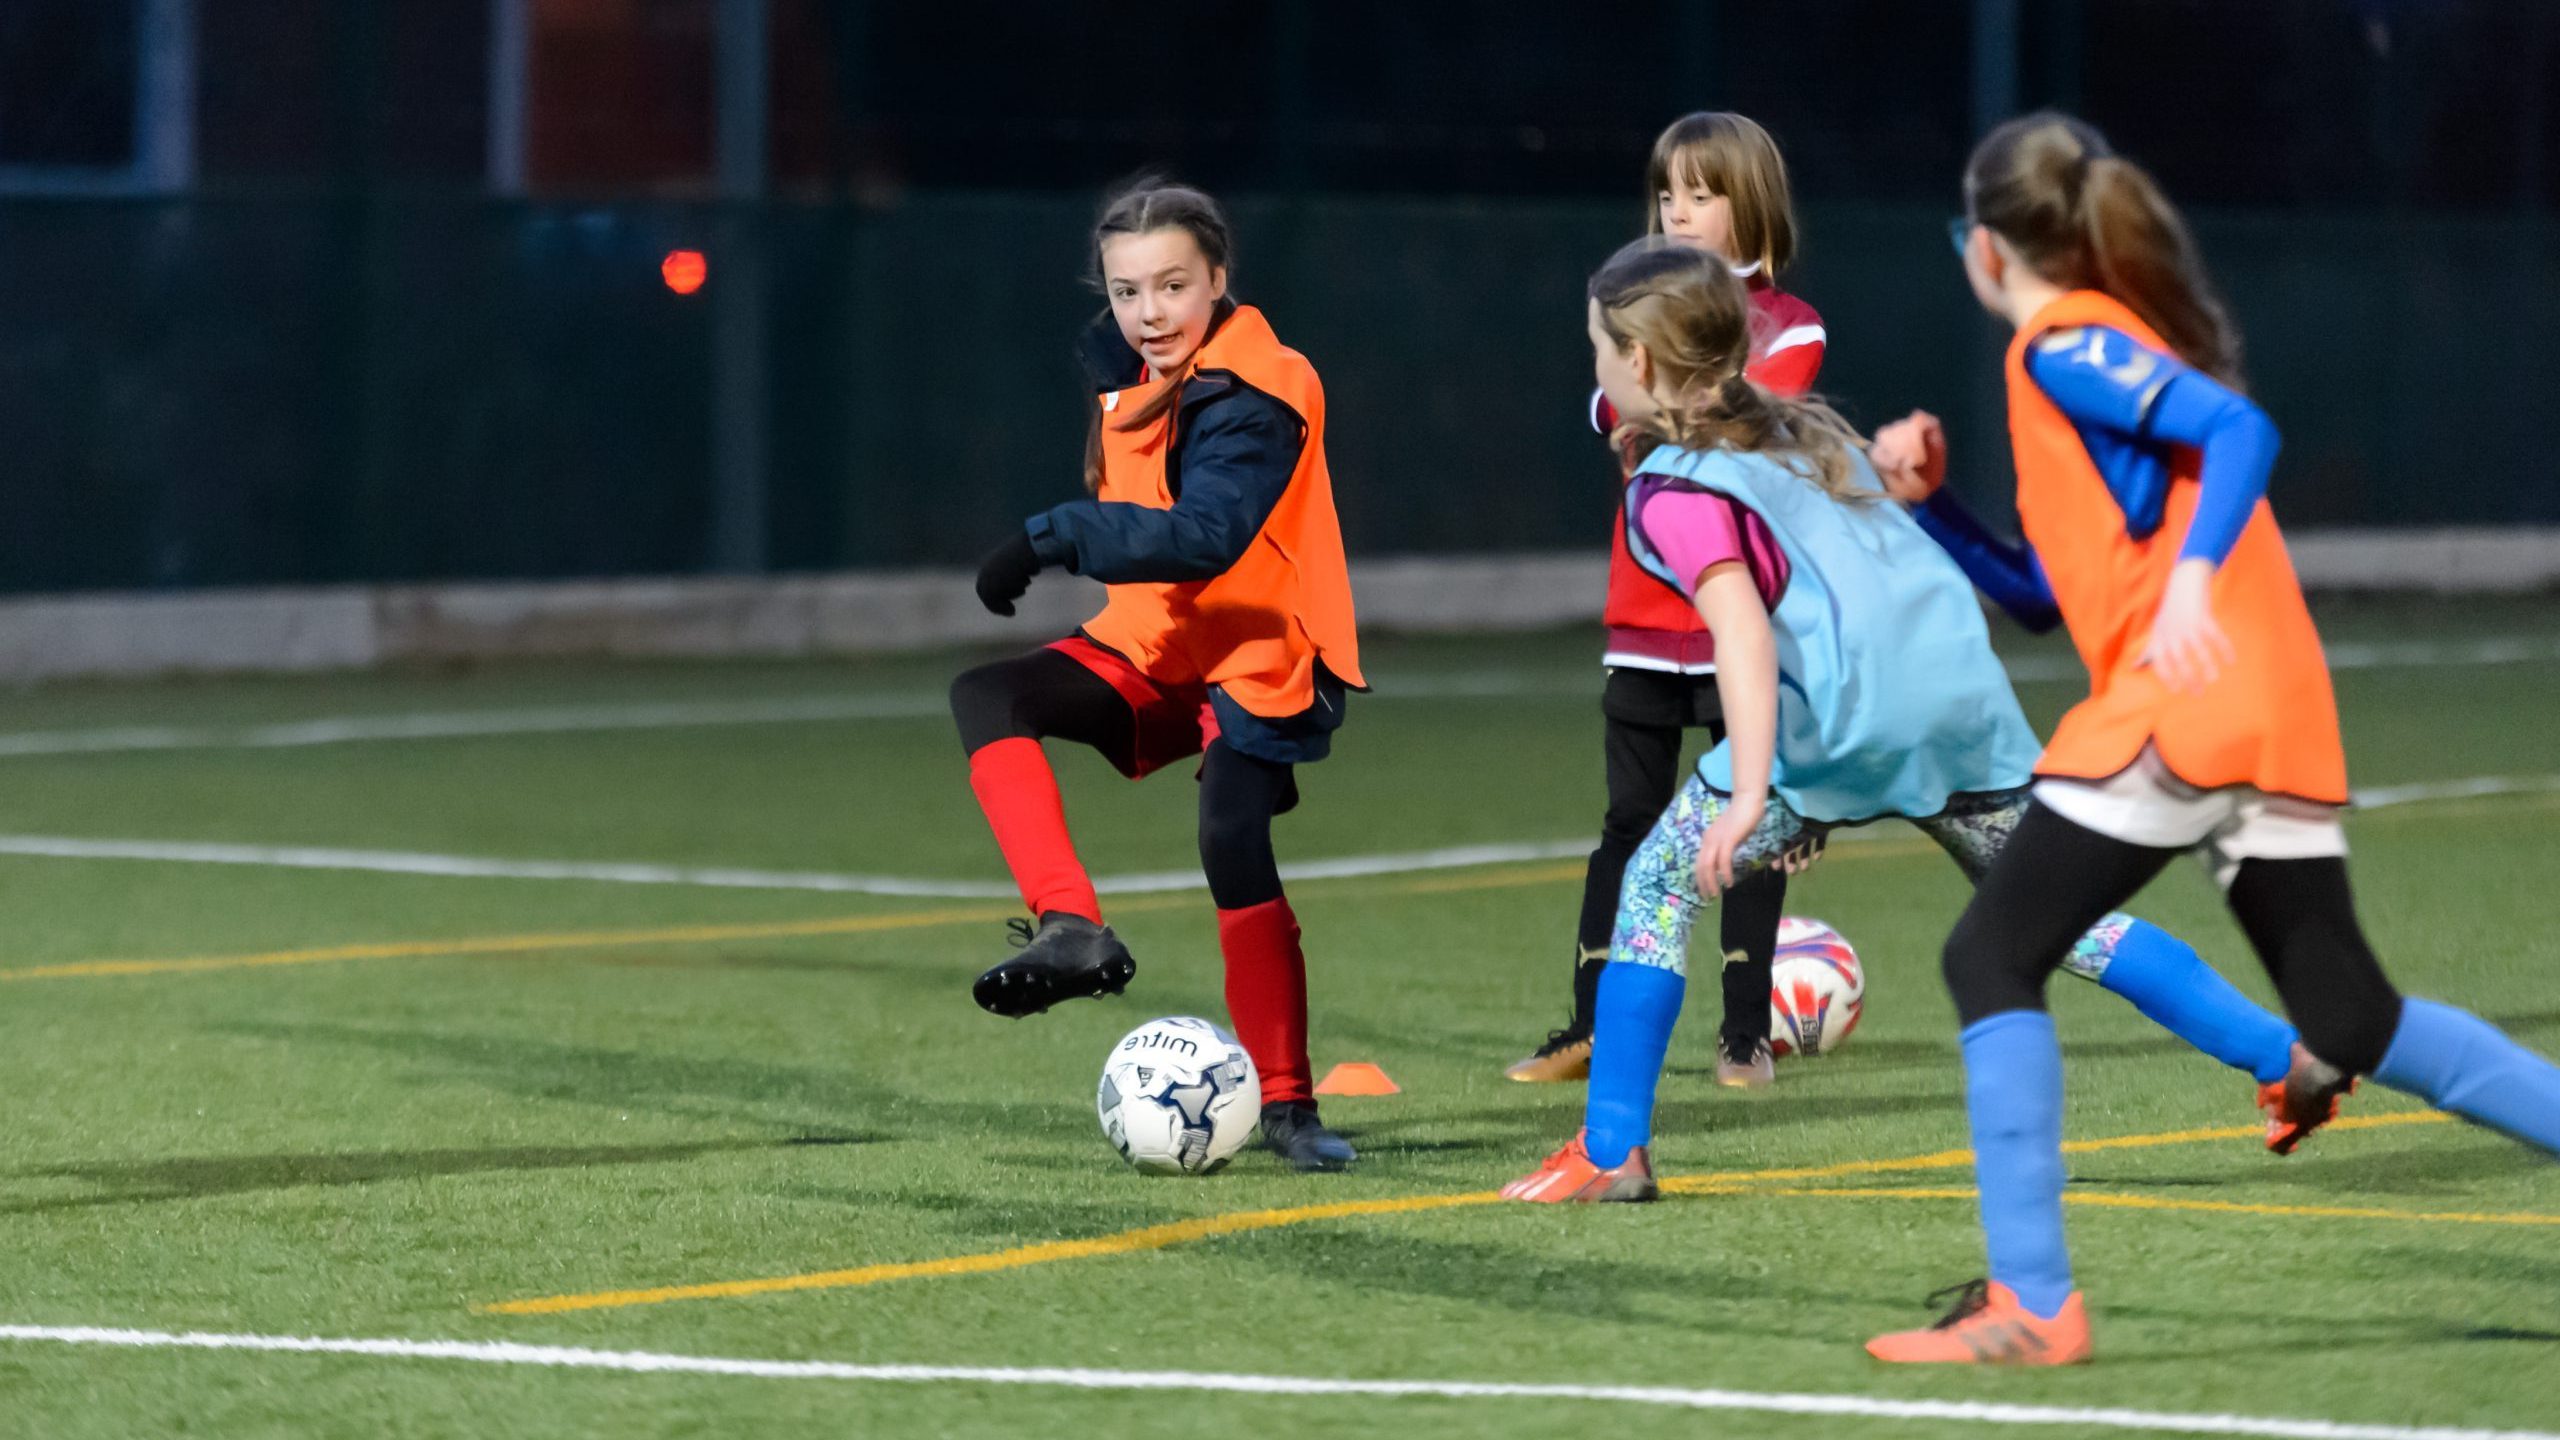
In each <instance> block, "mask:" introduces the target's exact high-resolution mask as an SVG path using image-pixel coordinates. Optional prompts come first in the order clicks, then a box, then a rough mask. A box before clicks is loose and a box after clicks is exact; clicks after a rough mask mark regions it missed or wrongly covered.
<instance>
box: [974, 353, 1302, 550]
mask: <svg viewBox="0 0 2560 1440" xmlns="http://www.w3.org/2000/svg"><path fill="white" fill-rule="evenodd" d="M1191 424H1192V429H1191V433H1190V434H1188V435H1187V436H1185V437H1184V438H1183V441H1182V471H1181V475H1180V481H1181V492H1180V494H1178V495H1177V496H1176V497H1175V499H1174V502H1173V504H1172V506H1171V507H1169V508H1158V507H1156V506H1152V505H1131V504H1124V503H1118V502H1113V501H1104V500H1073V501H1069V502H1068V503H1066V504H1064V505H1059V506H1055V507H1053V508H1051V509H1049V510H1047V511H1045V512H1043V513H1041V514H1038V515H1034V516H1032V517H1031V520H1030V523H1029V524H1028V525H1026V526H1025V527H1024V528H1025V529H1026V530H1027V531H1028V533H1029V535H1030V537H1031V545H1032V548H1033V550H1034V551H1035V552H1036V553H1037V554H1038V555H1039V557H1040V561H1041V563H1042V564H1044V565H1061V566H1064V567H1066V568H1067V569H1068V570H1071V571H1073V572H1075V573H1076V574H1078V575H1089V576H1091V577H1093V578H1094V579H1096V580H1100V581H1103V582H1104V583H1106V584H1113V585H1118V584H1126V583H1129V582H1133V581H1181V580H1206V579H1208V578H1210V577H1211V576H1214V575H1222V574H1225V573H1226V571H1227V570H1228V568H1229V567H1231V566H1233V565H1234V564H1235V563H1236V561H1237V560H1239V559H1241V558H1242V557H1243V555H1244V552H1245V549H1246V547H1248V546H1250V545H1251V544H1252V543H1253V537H1254V536H1256V535H1258V534H1260V533H1262V526H1263V522H1264V521H1267V520H1269V519H1270V518H1271V511H1272V509H1273V508H1274V507H1275V506H1277V505H1278V504H1279V503H1280V497H1281V495H1282V494H1284V493H1285V492H1286V491H1287V490H1288V488H1289V477H1290V476H1291V475H1293V474H1295V473H1296V472H1297V468H1298V456H1299V454H1300V452H1302V451H1303V450H1304V449H1305V448H1306V442H1307V427H1306V425H1305V423H1304V422H1303V421H1301V420H1300V419H1299V418H1298V415H1297V412H1295V411H1293V410H1291V409H1290V408H1289V407H1288V406H1286V405H1283V404H1282V403H1280V402H1279V401H1277V400H1274V399H1272V398H1271V397H1270V396H1268V395H1264V394H1262V393H1261V392H1260V391H1255V390H1246V389H1241V388H1239V389H1238V390H1236V391H1235V392H1234V393H1232V394H1229V395H1225V396H1221V397H1219V398H1218V399H1216V400H1213V401H1211V402H1209V403H1208V404H1206V405H1204V406H1202V407H1201V408H1200V410H1199V411H1198V412H1197V414H1196V415H1194V416H1193V417H1192V419H1191Z"/></svg>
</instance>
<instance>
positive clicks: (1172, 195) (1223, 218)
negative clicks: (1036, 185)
mask: <svg viewBox="0 0 2560 1440" xmlns="http://www.w3.org/2000/svg"><path fill="white" fill-rule="evenodd" d="M1158 230H1181V231H1185V232H1187V233H1188V234H1189V235H1190V236H1191V240H1192V243H1193V244H1196V245H1198V246H1199V247H1200V256H1201V258H1202V259H1204V260H1207V261H1208V262H1209V266H1210V268H1211V269H1213V270H1225V271H1227V272H1228V273H1229V274H1230V275H1232V274H1233V273H1234V265H1235V253H1236V241H1235V230H1234V228H1233V227H1231V226H1230V225H1228V223H1227V212H1226V211H1225V210H1223V209H1221V208H1219V205H1218V202H1217V201H1215V200H1213V199H1211V198H1209V194H1208V192H1207V191H1204V190H1195V189H1193V188H1191V187H1190V186H1188V185H1179V184H1175V183H1174V182H1172V181H1170V180H1167V179H1166V178H1165V177H1163V176H1161V175H1140V176H1138V177H1136V178H1134V179H1132V180H1128V181H1126V182H1123V183H1122V184H1121V185H1120V186H1119V188H1117V189H1115V190H1113V191H1112V192H1111V194H1110V195H1109V196H1107V197H1106V198H1105V199H1104V200H1103V202H1102V213H1101V214H1100V215H1099V216H1097V217H1095V219H1094V222H1093V274H1092V277H1091V279H1092V283H1093V287H1094V288H1095V289H1097V290H1099V289H1101V288H1102V285H1103V276H1102V245H1103V242H1104V241H1106V240H1109V239H1110V238H1111V237H1113V236H1115V235H1149V234H1153V233H1154V232H1156V231H1158ZM1165 380H1166V383H1165V385H1164V387H1163V388H1162V389H1159V390H1158V391H1156V393H1155V394H1153V395H1151V396H1149V397H1148V398H1147V403H1146V404H1144V405H1141V406H1139V407H1138V408H1137V409H1136V411H1134V412H1132V413H1131V414H1130V415H1129V416H1128V418H1126V419H1124V420H1119V421H1115V422H1114V423H1113V425H1112V427H1111V428H1112V429H1114V430H1119V431H1124V432H1125V431H1131V430H1144V429H1146V428H1147V427H1148V426H1150V425H1154V424H1157V423H1158V422H1160V421H1162V420H1163V419H1164V417H1165V416H1166V415H1168V414H1171V413H1172V411H1173V408H1174V407H1175V406H1176V405H1179V404H1181V403H1182V380H1183V377H1182V376H1180V375H1169V376H1167V377H1165ZM1084 488H1085V490H1086V491H1087V492H1088V493H1098V492H1099V491H1100V490H1101V489H1102V413H1101V412H1100V411H1099V410H1097V411H1095V412H1094V416H1093V425H1092V427H1091V428H1090V429H1089V430H1087V431H1086V433H1085V446H1084Z"/></svg>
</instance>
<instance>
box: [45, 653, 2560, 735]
mask: <svg viewBox="0 0 2560 1440" xmlns="http://www.w3.org/2000/svg"><path fill="white" fill-rule="evenodd" d="M2551 660H2560V639H2555V638H2551V637H2546V636H2493V637H2490V638H2486V639H2480V640H2465V641H2454V642H2449V643H2436V642H2428V641H2410V642H2398V643H2391V644H2379V645H2376V644H2342V645H2333V646H2331V647H2329V667H2330V668H2331V669H2333V670H2379V669H2397V668H2415V667H2428V666H2442V665H2516V664H2528V663H2533V662H2538V661H2551ZM2008 667H2009V676H2010V678H2011V679H2012V680H2016V681H2019V682H2022V683H2032V682H2038V681H2049V680H2070V679H2075V678H2077V677H2078V676H2079V675H2080V673H2081V671H2080V664H2079V662H2078V661H2077V660H2075V659H2073V658H2072V657H2070V656H2068V655H2025V656H2020V657H2017V658H2016V659H2013V660H2010V661H2009V662H2008ZM1598 693H1599V674H1598V667H1596V666H1595V667H1593V669H1592V670H1590V671H1571V672H1566V671H1556V670H1504V669H1487V670H1460V671H1448V672H1445V673H1441V674H1436V675H1416V676H1411V677H1408V678H1405V679H1400V680H1399V679H1390V680H1389V681H1387V682H1386V683H1385V685H1384V686H1383V687H1382V688H1381V689H1379V690H1378V691H1376V692H1375V693H1374V695H1373V696H1371V697H1370V698H1373V699H1380V700H1452V699H1455V700H1498V699H1503V698H1506V697H1530V696H1582V695H1597V694H1598ZM947 709H948V702H947V701H946V700H945V699H944V698H943V697H942V696H941V695H939V694H927V693H924V692H920V691H918V692H905V693H900V692H891V691H879V692H871V693H857V694H834V695H801V696H773V697H768V698H763V699H752V700H698V701H641V702H635V703H631V704H627V705H578V706H562V707H553V708H527V709H519V710H456V711H441V712H439V711H426V712H414V713H407V714H389V715H333V716H324V717H321V718H319V719H313V720H296V721H289V722H285V723H281V724H272V725H247V726H234V727H221V726H116V727H110V728H103V729H90V730H23V731H18V732H16V733H14V734H12V733H0V760H6V759H16V758H24V757H28V756H39V755H114V754H132V753H137V752H149V751H158V750H281V749H296V748H300V747H304V746H312V745H346V744H354V743H359V742H366V741H396V740H459V739H474V738H481V737H486V736H493V735H578V734H593V733H600V732H605V731H613V730H672V729H684V728H694V727H712V726H731V725H794V724H808V723H813V722H828V721H845V720H922V719H932V718H934V717H937V716H940V715H943V714H945V713H946V712H947Z"/></svg>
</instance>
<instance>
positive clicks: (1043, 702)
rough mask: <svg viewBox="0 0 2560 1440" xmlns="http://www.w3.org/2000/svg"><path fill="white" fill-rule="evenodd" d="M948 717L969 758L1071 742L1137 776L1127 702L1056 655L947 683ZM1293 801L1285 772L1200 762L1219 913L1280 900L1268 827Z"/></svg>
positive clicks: (1206, 858)
mask: <svg viewBox="0 0 2560 1440" xmlns="http://www.w3.org/2000/svg"><path fill="white" fill-rule="evenodd" d="M951 716H952V719H954V720H955V721H957V722H958V723H959V726H960V746H961V748H962V749H963V750H965V751H967V752H968V753H969V754H972V755H975V754H976V753H978V752H979V751H980V750H982V749H984V748H986V747H987V746H989V745H992V744H994V743H995V742H996V741H998V740H1008V739H1029V740H1051V739H1056V740H1072V741H1074V742H1075V743H1077V744H1079V745H1088V746H1091V747H1092V748H1094V749H1096V750H1099V751H1101V752H1102V754H1103V757H1104V758H1105V759H1108V760H1109V761H1111V763H1112V764H1114V765H1116V766H1118V767H1119V768H1120V770H1121V772H1122V773H1123V774H1129V773H1133V772H1134V771H1135V770H1136V769H1137V759H1138V754H1137V752H1138V717H1137V714H1136V712H1134V711H1133V710H1131V709H1130V708H1129V702H1128V700H1127V699H1125V698H1124V697H1122V695H1121V694H1120V692H1119V691H1117V690H1114V689H1112V688H1111V682H1109V681H1107V680H1105V679H1103V678H1102V677H1101V676H1099V675H1096V674H1094V673H1093V672H1092V671H1090V670H1087V669H1086V668H1085V667H1084V666H1082V665H1080V664H1077V663H1076V662H1075V661H1074V660H1073V659H1071V658H1069V657H1068V656H1065V655H1062V654H1060V653H1058V652H1057V651H1055V650H1034V651H1032V652H1031V653H1030V654H1028V655H1017V656H1015V657H1013V658H1012V659H1009V660H998V661H994V662H992V663H990V664H986V665H980V666H978V667H976V668H975V669H971V670H965V671H962V672H961V674H960V677H959V678H958V679H956V680H954V681H952V682H951ZM1296 800H1297V785H1296V782H1295V778H1294V776H1293V774H1292V771H1291V767H1289V766H1287V765H1279V764H1274V763H1272V762H1271V761H1268V760H1257V759H1255V758H1254V757H1253V756H1250V755H1247V754H1245V753H1244V752H1243V751H1241V750H1237V749H1235V748H1234V747H1232V746H1230V745H1228V744H1227V742H1226V741H1224V740H1216V741H1212V742H1211V743H1210V745H1209V748H1208V750H1207V751H1206V752H1205V753H1203V755H1202V756H1201V760H1200V869H1201V871H1202V873H1203V874H1205V875H1207V876H1208V878H1209V898H1210V900H1211V901H1212V902H1214V903H1215V904H1216V905H1217V907H1218V908H1219V909H1221V910H1241V909H1244V908H1246V907H1247V906H1251V905H1259V904H1262V903H1263V902H1264V901H1267V900H1277V899H1279V898H1280V894H1281V888H1280V866H1279V862H1278V861H1277V860H1276V859H1275V858H1274V857H1273V855H1272V853H1271V820H1272V817H1273V816H1275V815H1277V814H1279V813H1280V812H1281V811H1283V810H1285V809H1288V808H1289V806H1290V805H1292V804H1294V803H1295V802H1296Z"/></svg>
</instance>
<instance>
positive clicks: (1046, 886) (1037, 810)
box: [969, 737, 1305, 1028]
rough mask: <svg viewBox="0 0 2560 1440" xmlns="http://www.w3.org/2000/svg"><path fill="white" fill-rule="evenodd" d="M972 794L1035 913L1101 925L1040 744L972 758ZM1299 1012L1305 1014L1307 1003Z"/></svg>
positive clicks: (986, 750)
mask: <svg viewBox="0 0 2560 1440" xmlns="http://www.w3.org/2000/svg"><path fill="white" fill-rule="evenodd" d="M969 789H970V790H971V791H973V792H975V793H976V795H977V797H978V808H979V809H981V810H984V811H985V812H987V828H988V829H990V830H993V831H994V832H995V833H996V848H997V849H998V850H1000V851H1002V852H1004V863H1005V868H1006V869H1008V870H1011V871H1012V872H1013V883H1014V884H1015V885H1017V886H1020V887H1021V889H1022V903H1023V904H1025V905H1028V906H1030V907H1031V913H1032V914H1034V915H1046V914H1048V913H1049V912H1050V911H1052V910H1063V911H1065V912H1066V913H1067V914H1069V915H1081V916H1083V917H1084V918H1085V919H1087V920H1091V921H1093V922H1094V923H1095V924H1097V925H1099V924H1101V923H1102V902H1101V901H1100V900H1099V899H1096V898H1095V896H1094V893H1093V879H1092V877H1091V876H1089V875H1087V874H1085V873H1084V862H1082V861H1080V860H1078V859H1077V858H1076V843H1075V841H1074V840H1073V839H1071V838H1070V837H1069V836H1068V834H1067V808H1066V804H1065V802H1063V801H1062V800H1060V799H1059V798H1058V777H1057V775H1056V773H1055V772H1053V771H1051V770H1050V769H1049V757H1048V756H1046V755H1044V754H1042V753H1040V742H1039V741H1037V740H1030V739H1023V738H1019V737H1017V738H1013V739H1006V740H998V741H996V742H995V743H994V744H991V745H987V746H984V747H982V748H980V749H979V750H978V752H977V753H976V754H974V755H971V756H970V757H969ZM1292 933H1293V934H1294V933H1295V932H1294V931H1293V932H1292ZM1299 1008H1300V1009H1301V1011H1303V1010H1304V1009H1305V1004H1304V1002H1303V1001H1301V1002H1300V1006H1299ZM1303 1023H1304V1022H1301V1026H1302V1028H1303Z"/></svg>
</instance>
